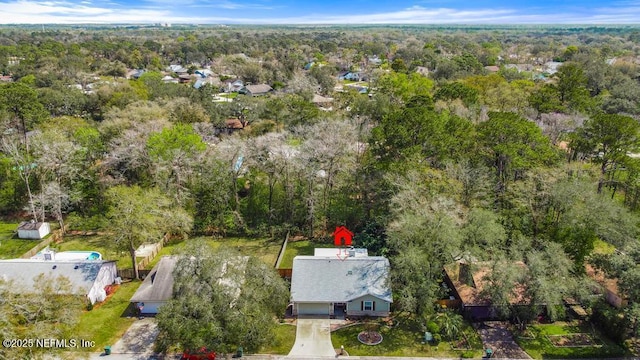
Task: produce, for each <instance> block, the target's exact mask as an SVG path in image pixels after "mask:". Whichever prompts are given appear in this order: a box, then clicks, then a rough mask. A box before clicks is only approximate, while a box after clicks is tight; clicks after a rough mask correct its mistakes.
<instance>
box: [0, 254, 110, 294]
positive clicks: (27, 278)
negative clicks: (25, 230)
mask: <svg viewBox="0 0 640 360" xmlns="http://www.w3.org/2000/svg"><path fill="white" fill-rule="evenodd" d="M111 262H114V261H37V260H27V259H25V260H20V259H15V260H3V261H0V279H2V280H4V281H13V283H14V284H15V285H16V287H15V289H16V292H20V291H22V290H24V291H25V292H31V291H33V290H34V289H35V287H34V285H35V281H34V278H36V277H37V276H38V275H40V274H44V275H45V276H50V277H58V276H64V277H66V278H68V279H69V281H70V282H71V284H72V286H73V288H72V289H71V293H72V294H78V295H86V293H87V292H88V291H89V290H90V289H91V288H92V287H93V284H94V282H95V281H96V278H97V276H98V272H99V271H100V268H101V267H102V266H103V264H104V263H111Z"/></svg>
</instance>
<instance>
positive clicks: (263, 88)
mask: <svg viewBox="0 0 640 360" xmlns="http://www.w3.org/2000/svg"><path fill="white" fill-rule="evenodd" d="M245 87H246V88H247V91H249V92H251V93H252V94H254V95H255V94H266V93H268V92H269V91H271V90H273V89H272V88H271V86H269V85H267V84H258V85H247V86H245Z"/></svg>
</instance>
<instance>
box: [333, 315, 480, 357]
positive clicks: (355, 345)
mask: <svg viewBox="0 0 640 360" xmlns="http://www.w3.org/2000/svg"><path fill="white" fill-rule="evenodd" d="M364 328H365V326H364V325H362V324H359V325H354V326H350V327H346V328H343V329H340V330H337V331H334V332H332V333H331V341H332V342H333V347H335V348H336V349H337V348H340V346H344V349H345V350H346V351H347V352H348V353H349V355H353V356H409V357H411V356H415V357H440V358H442V357H444V358H459V357H461V356H464V357H475V358H479V357H481V356H482V342H481V340H480V337H479V336H478V334H477V333H476V332H475V330H474V329H473V328H472V327H471V326H468V325H465V328H464V330H463V331H464V334H465V336H466V337H467V339H468V340H469V343H470V347H471V350H467V351H461V350H452V349H451V344H450V343H448V342H445V341H441V342H440V343H439V344H438V345H437V346H434V345H429V344H423V340H422V339H423V336H424V332H423V331H422V327H421V326H420V324H418V323H417V322H415V321H413V320H411V319H400V320H399V323H398V325H396V326H394V327H393V328H390V327H388V326H386V325H380V326H378V330H377V331H378V332H380V334H381V335H382V338H383V340H382V343H380V344H378V345H373V346H371V345H364V344H362V343H360V341H358V338H357V336H358V334H359V333H360V332H361V331H363V330H364Z"/></svg>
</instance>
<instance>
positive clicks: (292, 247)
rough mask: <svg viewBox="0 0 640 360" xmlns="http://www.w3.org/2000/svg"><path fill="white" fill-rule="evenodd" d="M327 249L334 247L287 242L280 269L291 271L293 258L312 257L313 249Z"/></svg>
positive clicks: (305, 241) (310, 242)
mask: <svg viewBox="0 0 640 360" xmlns="http://www.w3.org/2000/svg"><path fill="white" fill-rule="evenodd" d="M328 247H334V245H333V244H329V243H318V242H313V241H309V240H299V241H289V243H287V250H285V252H284V256H283V257H282V261H281V262H280V268H281V269H291V268H292V267H293V258H294V257H296V256H298V255H313V249H315V248H328Z"/></svg>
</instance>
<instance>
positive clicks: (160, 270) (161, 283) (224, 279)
mask: <svg viewBox="0 0 640 360" xmlns="http://www.w3.org/2000/svg"><path fill="white" fill-rule="evenodd" d="M192 259H195V258H192ZM248 259H249V258H248V257H246V256H238V257H235V258H229V259H225V262H224V263H223V264H222V266H221V269H220V272H219V274H220V275H221V278H220V279H218V284H219V285H221V287H222V288H223V289H224V291H225V293H226V294H227V295H228V296H229V297H230V298H232V299H234V301H232V306H233V303H235V300H237V299H238V298H239V297H240V293H241V290H242V285H243V284H244V276H241V277H239V278H230V277H228V276H225V275H226V274H227V272H228V271H230V269H235V270H234V271H240V272H244V270H245V268H246V265H247V261H248ZM179 260H180V257H179V256H163V257H162V258H160V261H159V262H158V264H156V266H154V267H153V269H151V272H150V273H149V274H148V275H147V277H145V278H144V281H143V282H142V284H140V287H139V288H138V290H137V291H136V292H135V294H133V296H132V297H131V300H130V302H131V303H133V305H134V306H136V307H138V308H141V313H142V314H148V315H155V314H157V313H158V312H159V311H160V308H161V307H162V306H163V305H164V304H166V303H167V302H168V301H169V300H171V299H172V298H173V284H174V278H173V271H174V270H175V268H176V265H177V264H178V261H179ZM195 263H196V262H193V263H192V264H195ZM139 305H141V306H140V307H139Z"/></svg>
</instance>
